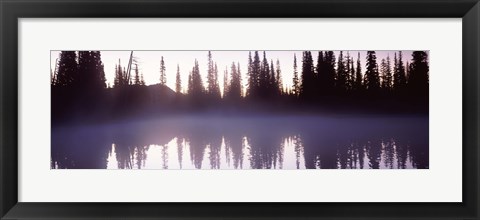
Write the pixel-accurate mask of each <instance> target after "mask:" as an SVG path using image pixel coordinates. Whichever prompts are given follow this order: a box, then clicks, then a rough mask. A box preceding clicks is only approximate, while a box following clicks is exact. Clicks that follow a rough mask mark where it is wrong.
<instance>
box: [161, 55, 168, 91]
mask: <svg viewBox="0 0 480 220" xmlns="http://www.w3.org/2000/svg"><path fill="white" fill-rule="evenodd" d="M160 84H161V85H166V84H167V75H166V68H165V61H164V60H163V56H162V58H161V59H160Z"/></svg>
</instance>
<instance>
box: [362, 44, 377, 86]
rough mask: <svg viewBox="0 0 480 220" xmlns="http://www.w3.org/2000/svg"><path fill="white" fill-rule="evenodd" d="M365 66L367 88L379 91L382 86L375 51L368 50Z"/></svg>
mask: <svg viewBox="0 0 480 220" xmlns="http://www.w3.org/2000/svg"><path fill="white" fill-rule="evenodd" d="M365 68H366V71H365V83H364V84H365V89H367V90H369V91H377V90H378V89H379V88H380V79H379V74H378V64H377V56H376V54H375V51H367V63H366V66H365Z"/></svg>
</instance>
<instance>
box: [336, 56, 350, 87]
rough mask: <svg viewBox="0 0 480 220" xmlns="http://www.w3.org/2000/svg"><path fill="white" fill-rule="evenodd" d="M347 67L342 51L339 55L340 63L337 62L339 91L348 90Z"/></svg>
mask: <svg viewBox="0 0 480 220" xmlns="http://www.w3.org/2000/svg"><path fill="white" fill-rule="evenodd" d="M346 66H347V65H345V61H344V60H343V51H340V54H339V55H338V62H337V80H336V83H337V88H338V89H339V91H345V90H346V88H347V82H348V81H347V80H348V78H347V68H346Z"/></svg>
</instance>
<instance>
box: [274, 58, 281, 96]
mask: <svg viewBox="0 0 480 220" xmlns="http://www.w3.org/2000/svg"><path fill="white" fill-rule="evenodd" d="M275 70H276V74H277V77H276V79H277V87H278V90H279V93H280V94H282V93H283V82H282V70H281V69H280V60H279V59H277V67H276V69H275Z"/></svg>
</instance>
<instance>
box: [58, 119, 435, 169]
mask: <svg viewBox="0 0 480 220" xmlns="http://www.w3.org/2000/svg"><path fill="white" fill-rule="evenodd" d="M428 149H429V148H428V119H427V118H421V117H410V118H318V117H304V118H300V119H299V118H298V117H296V118H273V119H272V118H268V119H265V118H253V119H251V118H250V119H245V118H233V119H231V118H230V119H224V118H223V119H218V118H177V119H168V120H166V119H164V120H158V121H146V122H135V123H125V124H112V125H101V126H88V127H78V126H77V127H59V128H53V129H52V160H51V161H52V162H51V166H52V168H54V169H55V168H58V169H64V168H68V169H426V168H428V165H429V160H428Z"/></svg>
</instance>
